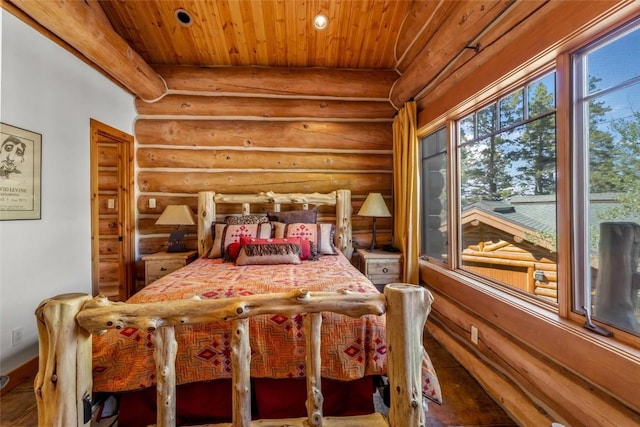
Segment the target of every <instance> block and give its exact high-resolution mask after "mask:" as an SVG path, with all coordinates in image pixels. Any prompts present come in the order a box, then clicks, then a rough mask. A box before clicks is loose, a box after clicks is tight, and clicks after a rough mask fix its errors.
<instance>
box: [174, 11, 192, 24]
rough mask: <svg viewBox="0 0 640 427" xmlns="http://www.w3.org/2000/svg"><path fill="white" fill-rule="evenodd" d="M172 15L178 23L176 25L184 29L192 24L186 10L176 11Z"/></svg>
mask: <svg viewBox="0 0 640 427" xmlns="http://www.w3.org/2000/svg"><path fill="white" fill-rule="evenodd" d="M174 14H175V17H176V20H177V21H178V24H180V25H182V26H184V27H188V26H189V25H191V23H192V21H191V15H189V12H187V11H186V10H184V9H176V11H175V12H174Z"/></svg>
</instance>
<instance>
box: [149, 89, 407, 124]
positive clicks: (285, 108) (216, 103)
mask: <svg viewBox="0 0 640 427" xmlns="http://www.w3.org/2000/svg"><path fill="white" fill-rule="evenodd" d="M136 109H137V111H138V114H141V115H164V116H202V117H219V116H222V117H253V118H264V119H268V118H273V117H282V118H297V117H314V118H321V119H327V118H334V119H350V120H357V119H384V120H388V121H391V120H392V119H393V116H394V114H395V112H396V110H395V109H394V108H393V107H392V106H391V104H389V102H388V101H338V100H331V99H329V100H312V99H282V98H255V97H234V96H192V95H167V96H165V97H164V98H162V99H160V100H159V101H157V102H154V103H147V102H144V101H142V100H140V99H136Z"/></svg>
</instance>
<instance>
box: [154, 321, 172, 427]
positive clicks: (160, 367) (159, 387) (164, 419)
mask: <svg viewBox="0 0 640 427" xmlns="http://www.w3.org/2000/svg"><path fill="white" fill-rule="evenodd" d="M151 340H152V342H153V346H154V348H153V358H154V360H155V361H156V378H157V380H156V407H157V410H158V414H157V421H156V422H157V423H158V426H160V427H173V426H175V425H176V354H177V353H178V342H177V341H176V332H175V328H174V327H173V326H165V327H163V328H158V329H156V330H155V331H154V332H153V333H152V335H151Z"/></svg>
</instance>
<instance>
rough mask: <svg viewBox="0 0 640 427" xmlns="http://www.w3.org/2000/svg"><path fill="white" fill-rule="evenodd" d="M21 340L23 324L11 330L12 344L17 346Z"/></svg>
mask: <svg viewBox="0 0 640 427" xmlns="http://www.w3.org/2000/svg"><path fill="white" fill-rule="evenodd" d="M20 341H22V326H20V327H18V328H15V329H14V330H13V331H11V345H12V346H13V347H15V346H17V345H18V343H19V342H20Z"/></svg>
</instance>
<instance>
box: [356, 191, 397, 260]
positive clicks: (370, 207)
mask: <svg viewBox="0 0 640 427" xmlns="http://www.w3.org/2000/svg"><path fill="white" fill-rule="evenodd" d="M358 216H370V217H372V218H373V232H372V233H371V246H369V249H367V250H368V251H369V252H371V251H373V250H374V249H375V248H376V218H386V217H390V216H391V212H389V209H388V208H387V204H386V203H385V202H384V199H383V198H382V194H380V193H369V195H368V196H367V198H366V199H365V201H364V203H363V204H362V207H361V208H360V210H359V211H358Z"/></svg>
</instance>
